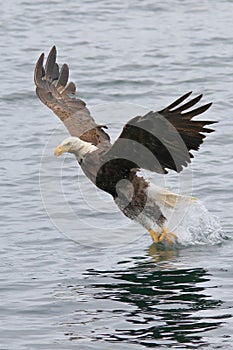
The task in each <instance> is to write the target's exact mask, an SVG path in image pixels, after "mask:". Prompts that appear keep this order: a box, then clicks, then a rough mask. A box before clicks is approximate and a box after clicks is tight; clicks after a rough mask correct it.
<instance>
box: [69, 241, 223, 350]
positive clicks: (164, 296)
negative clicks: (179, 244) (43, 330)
mask: <svg viewBox="0 0 233 350" xmlns="http://www.w3.org/2000/svg"><path fill="white" fill-rule="evenodd" d="M149 254H150V256H149V257H147V258H145V257H144V258H141V257H140V258H133V260H134V264H133V266H130V267H127V265H128V264H129V261H125V262H122V263H119V264H118V266H121V268H120V269H119V270H96V269H89V270H88V271H87V272H86V273H85V279H86V280H87V281H88V280H89V283H87V285H86V287H85V289H86V291H85V294H87V295H89V297H90V295H92V298H93V301H94V302H95V306H96V307H97V310H93V309H92V303H90V304H88V302H89V300H90V299H89V300H88V301H87V303H86V304H85V305H84V307H85V310H82V320H83V319H84V318H85V319H86V320H87V324H88V323H89V327H90V328H89V330H87V329H85V327H84V328H83V325H82V328H81V329H82V332H84V333H82V334H83V335H84V334H85V332H87V333H86V334H85V337H89V338H90V339H91V340H97V339H102V340H105V341H107V342H115V343H116V342H127V343H133V344H134V343H135V344H138V345H139V344H140V345H142V346H145V347H154V346H165V345H166V346H169V345H173V346H174V345H175V346H178V347H179V348H187V347H188V348H189V349H190V348H196V347H199V346H203V345H207V340H206V339H204V338H202V332H206V331H209V330H212V329H215V328H217V327H219V326H220V325H221V323H222V319H223V318H225V317H228V315H225V316H221V317H219V316H216V315H215V316H214V315H213V314H212V313H211V312H210V311H211V310H212V309H214V308H217V307H219V306H220V305H221V304H222V302H221V300H213V299H212V298H210V296H209V295H208V294H207V292H206V291H205V286H204V282H207V281H209V280H210V277H211V276H210V275H209V274H208V272H207V270H205V269H203V268H193V269H192V268H187V269H185V268H180V269H176V268H175V265H174V264H172V259H174V258H177V257H178V251H174V250H172V249H164V248H161V249H155V247H154V246H151V247H150V251H149ZM155 261H156V262H155ZM131 265H132V264H131ZM93 280H94V281H93ZM74 288H75V287H74ZM76 291H77V289H76ZM200 311H202V316H200ZM205 311H206V312H205ZM203 312H204V313H203ZM79 314H80V310H79V311H76V312H75V319H76V320H77V319H78V317H77V316H79ZM90 315H92V316H91V318H90ZM88 316H89V317H88ZM101 320H102V322H103V320H104V323H105V326H104V327H102V326H101ZM123 320H124V321H123ZM75 323H76V322H75ZM78 324H79V322H77V323H76V326H78ZM79 326H80V324H79ZM77 331H78V333H77ZM70 335H71V339H72V340H74V339H78V338H80V328H79V327H78V328H75V330H74V332H73V333H72V334H70Z"/></svg>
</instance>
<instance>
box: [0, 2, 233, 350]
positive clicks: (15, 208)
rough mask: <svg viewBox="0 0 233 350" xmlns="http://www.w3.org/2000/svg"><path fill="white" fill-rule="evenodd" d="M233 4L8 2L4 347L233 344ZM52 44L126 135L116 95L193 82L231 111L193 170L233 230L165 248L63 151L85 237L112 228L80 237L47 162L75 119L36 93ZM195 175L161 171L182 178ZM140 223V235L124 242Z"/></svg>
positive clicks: (170, 91) (146, 99) (148, 98)
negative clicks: (60, 223) (64, 121)
mask: <svg viewBox="0 0 233 350" xmlns="http://www.w3.org/2000/svg"><path fill="white" fill-rule="evenodd" d="M232 11H233V3H232V1H221V2H219V1H211V2H210V1H207V0H206V1H202V2H201V3H197V2H194V1H193V0H189V1H186V2H180V1H178V0H177V1H175V2H173V6H172V7H171V3H170V2H168V1H161V2H160V1H158V2H154V1H150V0H146V1H144V2H141V1H137V0H136V1H133V2H132V1H126V2H121V1H115V2H110V1H107V0H104V1H102V2H94V1H85V2H76V1H72V0H71V1H68V2H67V1H66V2H65V1H37V2H32V1H20V0H18V1H17V0H14V1H13V0H12V1H11V2H4V4H2V8H1V24H0V32H1V40H0V47H1V65H0V76H1V100H0V106H1V108H0V113H1V118H0V123H1V128H0V130H1V131H0V133H1V146H2V152H1V158H2V161H1V166H0V167H1V214H0V216H1V242H0V252H1V284H0V288H1V294H0V295H1V322H0V339H1V341H0V344H1V346H0V348H1V350H12V349H17V350H26V349H46V350H48V349H77V348H80V349H119V348H124V349H135V348H136V349H137V348H138V349H145V348H149V347H158V348H165V349H166V348H186V349H192V348H201V349H202V348H205V349H215V348H218V349H219V348H220V349H223V348H224V349H231V348H232V333H233V332H232V331H233V330H232V328H233V321H232V307H233V300H232V299H233V298H232V287H233V282H232V273H233V267H232V266H233V258H232V249H233V242H232V240H231V232H232V220H231V218H232V199H233V191H232V179H231V173H232V169H233V160H232V146H233V141H232V131H231V130H232V115H231V110H232V106H231V102H232V61H233V52H232V29H233V28H232V27H233V25H232V15H231V14H232ZM53 44H56V45H57V47H58V52H59V59H58V61H59V62H60V63H62V62H67V63H68V64H69V66H70V68H71V79H72V80H73V81H75V82H76V83H77V85H78V91H79V95H80V97H81V98H83V99H85V100H86V101H87V102H88V106H89V107H90V109H91V110H93V111H95V113H96V116H97V117H98V121H99V122H106V121H107V122H109V123H110V124H111V131H112V134H113V135H115V136H116V134H117V133H119V131H120V128H121V126H122V125H123V124H124V122H125V121H127V120H128V119H129V117H131V116H133V115H131V113H132V110H130V108H129V109H128V108H127V113H126V112H125V114H124V113H122V108H121V107H120V108H119V109H118V111H119V113H115V114H114V113H113V115H112V113H111V112H110V114H108V116H106V112H105V113H100V112H101V111H103V110H104V109H105V108H104V107H106V108H107V105H105V104H106V103H115V104H116V106H119V104H120V105H121V106H125V104H128V105H129V104H133V108H135V105H141V106H144V108H147V109H148V110H149V109H160V108H162V107H164V106H165V105H167V104H168V103H170V102H171V101H172V100H173V99H175V98H177V97H178V96H179V95H181V94H183V93H185V92H187V91H189V90H194V91H195V93H200V92H204V94H205V97H204V101H205V102H209V101H213V102H214V105H213V107H212V108H211V110H210V111H209V112H208V114H206V115H208V117H209V118H211V119H213V120H219V121H220V123H219V124H218V125H217V126H216V129H217V131H216V133H214V134H211V135H209V136H208V138H207V140H206V142H205V145H203V147H202V148H201V150H200V152H199V153H198V155H196V158H195V160H194V162H193V164H192V168H191V170H189V173H188V174H189V175H188V179H190V174H191V180H192V192H193V195H195V196H196V197H198V198H200V200H201V201H202V202H203V203H204V205H205V207H206V208H208V210H209V212H211V215H214V216H217V217H219V220H220V223H221V227H222V229H223V232H224V234H225V235H226V236H228V237H229V239H225V240H223V242H222V243H220V244H211V243H210V242H209V243H207V244H205V245H200V244H196V245H193V246H190V245H186V246H185V247H179V246H176V247H172V248H167V247H159V248H156V247H154V246H153V245H151V242H150V238H149V235H148V234H145V233H144V232H142V229H141V228H140V227H139V226H137V225H136V224H132V223H129V222H128V220H127V219H124V218H122V216H121V215H120V214H119V213H117V211H116V208H115V207H114V205H113V204H112V203H111V201H110V200H109V198H108V197H106V196H104V195H103V194H100V193H99V192H96V191H93V188H92V187H91V185H90V184H89V183H88V182H87V181H86V180H85V178H84V177H83V176H82V174H81V173H80V171H79V169H78V168H77V166H76V164H75V161H74V160H73V159H71V158H67V159H65V161H63V160H62V159H61V160H56V161H55V160H52V154H51V155H50V159H51V162H53V163H51V164H52V167H53V169H54V172H55V173H56V169H57V170H58V171H59V172H60V169H61V167H62V166H63V171H62V179H63V181H62V188H63V191H64V196H65V198H66V201H67V203H68V204H69V205H70V206H71V207H72V212H75V213H76V217H78V219H77V223H76V227H75V229H76V230H75V234H76V236H75V237H74V236H72V238H73V239H76V241H77V236H78V238H79V239H83V238H85V237H89V236H88V235H89V234H91V235H92V237H99V239H96V240H95V241H94V244H89V245H87V244H84V243H86V242H84V243H83V244H80V243H76V242H74V241H72V240H70V239H68V238H67V237H66V236H65V235H62V234H61V232H59V230H60V231H64V228H61V227H57V226H54V217H52V218H51V219H52V220H53V221H50V218H49V216H51V215H48V214H47V212H46V210H45V207H44V204H43V200H44V198H41V193H40V185H39V174H40V170H41V161H43V159H44V158H43V157H42V155H43V154H44V149H45V145H46V144H49V147H50V146H51V152H52V146H53V144H51V143H49V140H51V134H52V133H53V132H54V130H55V129H56V133H55V134H56V137H55V138H53V141H54V142H55V141H58V142H59V141H60V140H61V139H62V138H63V136H64V134H65V132H64V129H62V127H60V128H59V129H58V130H57V127H58V125H60V124H59V121H58V120H57V119H56V117H54V116H53V114H52V112H50V111H49V110H47V108H45V107H44V106H43V105H42V104H41V103H40V102H39V101H38V99H37V98H36V96H35V94H34V86H33V80H32V78H33V69H34V63H35V61H36V59H37V57H38V55H39V54H40V52H41V51H45V52H46V53H47V52H48V50H49V49H50V47H51V46H52V45H53ZM97 105H98V106H97ZM138 108H139V107H138ZM105 110H106V109H105ZM114 110H115V109H114ZM133 110H134V109H133ZM117 114H118V115H117ZM101 118H102V119H103V120H101ZM59 135H60V137H61V138H59ZM63 163H64V164H63ZM77 175H78V181H77ZM182 176H183V177H182ZM57 177H59V178H60V173H57ZM186 178H187V175H185V174H184V175H181V177H177V176H175V175H172V174H171V175H168V177H167V178H166V180H164V179H162V180H161V179H157V177H156V176H155V177H154V181H155V182H156V183H157V182H160V181H161V182H162V183H163V182H164V181H165V182H166V185H168V186H170V185H172V189H177V188H178V189H179V188H180V184H183V183H186V182H185V179H186ZM181 179H184V181H183V180H181ZM52 181H53V179H52V178H51V182H52ZM80 188H81V193H82V194H83V195H84V196H85V198H84V200H83V198H81V197H80V196H78V194H79V193H80V192H78V191H79V189H80ZM52 190H53V188H52ZM55 190H56V188H55ZM42 197H43V195H42ZM54 198H55V199H54V203H55V204H57V213H59V210H60V208H63V207H61V202H56V199H57V198H56V197H54ZM100 199H101V200H100ZM51 202H53V197H51ZM45 204H46V203H45ZM87 208H89V211H88V212H87ZM106 208H107V210H106ZM49 214H50V213H49ZM85 215H86V220H85ZM58 216H59V215H58ZM93 222H94V223H93ZM55 224H56V222H55ZM73 224H74V223H72V225H73ZM117 224H118V225H117ZM65 229H67V230H69V229H70V227H68V226H66V225H65ZM70 231H71V232H70V233H71V234H73V233H74V227H73V226H72V227H71V229H70ZM65 233H67V232H65ZM127 235H129V236H130V237H131V238H132V237H134V239H130V240H127V239H126V242H125V244H121V245H120V244H119V245H117V244H115V243H116V242H117V240H118V239H119V237H123V236H124V237H127ZM98 242H99V244H98ZM81 243H82V242H81ZM92 243H93V241H92ZM113 243H114V244H113ZM121 243H122V241H121ZM123 243H124V242H123Z"/></svg>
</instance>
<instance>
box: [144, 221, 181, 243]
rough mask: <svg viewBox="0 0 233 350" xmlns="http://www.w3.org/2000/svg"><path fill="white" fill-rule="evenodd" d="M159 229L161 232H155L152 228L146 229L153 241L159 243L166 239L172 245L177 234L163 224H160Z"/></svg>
mask: <svg viewBox="0 0 233 350" xmlns="http://www.w3.org/2000/svg"><path fill="white" fill-rule="evenodd" d="M161 229H162V231H161V233H160V232H156V231H154V230H153V229H149V230H148V231H149V233H150V236H151V238H152V240H153V242H155V243H159V242H163V241H164V240H166V241H167V243H168V244H169V245H172V244H173V242H174V240H176V239H177V236H176V235H175V234H174V233H172V232H170V231H169V230H168V229H167V228H166V227H165V226H162V227H161Z"/></svg>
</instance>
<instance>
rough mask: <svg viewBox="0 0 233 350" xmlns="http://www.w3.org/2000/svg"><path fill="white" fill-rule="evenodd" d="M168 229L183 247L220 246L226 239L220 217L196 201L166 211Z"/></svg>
mask: <svg viewBox="0 0 233 350" xmlns="http://www.w3.org/2000/svg"><path fill="white" fill-rule="evenodd" d="M164 211H165V215H166V217H167V219H168V228H169V229H170V230H171V231H172V232H174V233H175V234H176V235H177V237H178V241H179V243H181V244H183V245H190V244H192V245H195V244H218V243H221V242H222V240H223V238H224V233H223V230H222V228H221V225H220V222H219V219H218V217H216V216H214V215H213V214H211V213H210V212H209V211H208V210H207V208H206V207H205V205H204V204H203V203H202V202H201V201H199V200H196V201H195V202H192V203H190V202H189V203H188V205H187V203H186V204H185V203H184V202H183V203H180V204H179V205H177V206H176V208H175V209H173V210H169V209H165V210H164Z"/></svg>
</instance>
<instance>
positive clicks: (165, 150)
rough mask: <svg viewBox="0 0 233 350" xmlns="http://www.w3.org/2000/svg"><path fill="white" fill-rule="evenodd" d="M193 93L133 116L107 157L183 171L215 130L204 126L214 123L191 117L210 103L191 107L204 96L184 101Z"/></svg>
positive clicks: (150, 167)
mask: <svg viewBox="0 0 233 350" xmlns="http://www.w3.org/2000/svg"><path fill="white" fill-rule="evenodd" d="M190 95H191V92H188V93H187V94H185V95H183V96H181V97H180V98H179V99H177V100H176V101H174V102H173V103H172V104H170V105H169V106H168V107H166V108H164V109H162V110H160V111H159V112H153V111H151V112H149V113H147V114H146V115H144V116H138V117H135V118H133V119H131V120H130V121H129V122H128V123H127V124H126V125H125V126H124V128H123V130H122V133H121V134H120V136H119V138H118V139H117V140H116V142H115V143H114V144H113V146H112V147H111V149H110V150H109V151H107V152H106V153H105V155H104V158H105V159H110V158H117V157H119V158H121V157H122V158H124V157H126V159H129V160H130V161H133V162H135V163H136V165H137V166H138V167H139V168H144V169H147V170H151V171H155V172H158V173H167V170H166V169H172V170H175V171H177V172H180V171H182V169H183V167H185V166H187V165H188V163H190V162H191V158H193V154H192V153H191V151H192V150H194V151H197V150H198V149H199V146H200V144H201V143H202V142H203V139H204V138H205V135H204V134H205V133H210V132H212V131H214V130H213V129H210V128H206V127H205V126H206V125H210V124H213V123H215V122H213V121H208V120H206V121H200V120H192V118H193V117H195V116H197V115H199V114H201V113H204V112H205V111H206V110H207V109H208V108H209V107H210V106H211V103H208V104H206V105H204V106H201V107H198V108H195V109H191V110H188V109H190V108H191V107H193V106H195V105H196V104H197V103H198V102H199V101H200V100H201V98H202V95H199V96H197V97H195V98H194V99H192V100H190V101H188V102H185V103H184V104H182V103H183V102H184V101H185V100H186V99H187V98H188V97H189V96H190ZM187 110H188V111H187ZM123 140H124V141H123ZM126 140H127V141H126ZM127 151H128V152H127Z"/></svg>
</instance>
